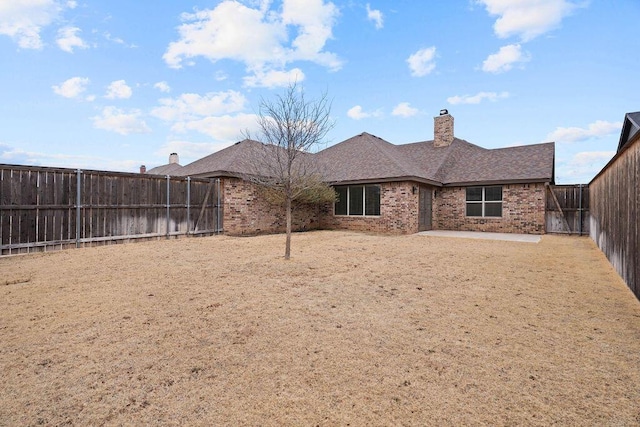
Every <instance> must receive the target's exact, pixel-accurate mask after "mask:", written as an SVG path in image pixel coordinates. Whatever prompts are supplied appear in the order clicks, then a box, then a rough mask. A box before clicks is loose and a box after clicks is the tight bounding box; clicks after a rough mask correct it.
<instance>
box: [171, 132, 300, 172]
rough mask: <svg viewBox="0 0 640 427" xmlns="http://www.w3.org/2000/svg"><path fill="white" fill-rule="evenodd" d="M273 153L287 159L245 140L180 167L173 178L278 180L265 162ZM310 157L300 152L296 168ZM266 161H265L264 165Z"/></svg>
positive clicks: (258, 143)
mask: <svg viewBox="0 0 640 427" xmlns="http://www.w3.org/2000/svg"><path fill="white" fill-rule="evenodd" d="M274 150H276V151H278V152H279V153H280V154H281V155H286V154H285V151H284V149H281V148H279V147H277V146H274V145H265V144H263V143H261V142H258V141H254V140H251V139H245V140H242V141H239V142H236V143H235V144H233V145H232V146H230V147H227V148H224V149H222V150H220V151H217V152H215V153H213V154H210V155H208V156H206V157H203V158H202V159H199V160H196V161H195V162H193V163H189V164H188V165H186V166H184V167H182V169H180V170H179V171H178V172H177V173H176V175H181V176H194V177H219V176H236V177H242V176H246V175H259V176H265V177H274V176H279V175H280V173H279V171H277V170H273V169H272V167H271V166H272V165H270V162H269V161H268V159H269V158H270V157H269V156H271V155H272V154H273V153H274ZM310 156H312V155H311V154H309V153H303V152H300V153H299V155H298V157H297V160H298V161H297V162H296V164H298V165H302V163H303V162H304V161H305V160H307V158H308V157H310ZM265 159H267V160H266V161H265ZM304 166H306V165H304Z"/></svg>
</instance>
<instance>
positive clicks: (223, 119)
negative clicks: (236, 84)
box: [151, 90, 257, 142]
mask: <svg viewBox="0 0 640 427" xmlns="http://www.w3.org/2000/svg"><path fill="white" fill-rule="evenodd" d="M159 102H160V106H158V107H156V108H154V109H153V110H152V111H151V115H153V116H155V117H157V118H159V119H161V120H164V121H166V122H170V123H172V126H171V130H172V131H174V132H179V133H184V132H188V131H196V132H200V133H202V134H205V135H208V136H210V137H212V138H214V139H216V140H218V141H227V142H231V141H237V139H238V138H240V137H241V135H240V132H241V131H242V130H244V129H250V130H255V129H256V124H257V120H256V116H255V115H254V114H245V113H242V111H243V110H244V108H245V105H246V103H247V100H246V98H245V97H244V95H242V94H241V93H239V92H236V91H233V90H229V91H226V92H212V93H207V94H206V95H198V94H195V93H185V94H182V95H180V96H179V97H177V98H164V99H161V100H160V101H159Z"/></svg>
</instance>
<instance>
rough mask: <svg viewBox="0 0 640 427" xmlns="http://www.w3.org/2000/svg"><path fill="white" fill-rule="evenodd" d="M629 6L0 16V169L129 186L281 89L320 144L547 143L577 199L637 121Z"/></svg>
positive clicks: (317, 1) (525, 2)
mask: <svg viewBox="0 0 640 427" xmlns="http://www.w3.org/2000/svg"><path fill="white" fill-rule="evenodd" d="M639 17H640V1H638V0H615V1H614V0H606V1H605V0H600V1H598V0H591V1H586V0H451V1H435V0H425V1H417V0H416V1H413V0H412V1H410V0H395V1H376V0H371V1H357V0H345V1H342V0H334V1H328V0H284V1H268V0H253V1H252V0H246V1H230V0H226V1H197V0H192V1H189V0H183V1H162V2H158V1H146V0H137V1H130V0H126V1H124V0H108V1H107V0H76V1H65V0H20V1H15V0H0V57H1V58H2V59H1V63H2V66H1V67H0V99H1V100H2V102H1V103H0V163H10V164H28V165H43V166H58V167H70V168H87V169H104V170H114V171H130V172H136V171H138V170H139V166H140V165H142V164H144V165H146V166H147V168H151V167H154V166H158V165H161V164H165V163H167V161H168V156H169V154H170V153H171V152H177V153H178V154H179V155H180V163H181V164H188V163H190V162H191V161H194V160H197V159H198V158H201V157H203V156H205V155H208V154H210V153H212V152H214V151H217V150H219V149H222V148H224V147H226V146H228V145H230V144H232V143H234V142H236V141H238V140H240V139H242V134H241V132H242V131H243V130H245V129H249V130H251V129H255V123H256V121H255V116H254V114H255V112H256V111H257V109H258V107H259V102H260V99H261V98H266V99H269V98H271V97H273V96H274V95H276V94H278V93H282V90H283V87H284V86H286V85H287V84H288V83H289V82H291V81H292V80H294V79H295V80H297V81H298V82H299V83H301V84H302V85H303V87H304V89H305V93H306V95H307V97H309V98H317V97H318V96H320V95H321V93H322V92H323V91H326V92H327V94H328V96H329V97H330V98H332V99H333V104H332V110H331V112H332V116H333V118H334V119H335V123H336V125H335V128H334V129H333V130H332V131H331V132H330V134H329V135H328V136H327V139H328V141H327V142H328V144H334V143H338V142H340V141H342V140H344V139H347V138H349V137H351V136H354V135H357V134H359V133H361V132H369V133H372V134H375V135H377V136H380V137H381V138H384V139H386V140H387V141H389V142H392V143H395V144H402V143H408V142H416V141H424V140H430V139H432V138H433V117H434V116H436V115H438V112H439V111H440V109H442V108H446V109H448V110H449V112H450V113H451V114H452V115H453V116H454V118H455V135H456V136H457V137H459V138H462V139H466V140H467V141H469V142H471V143H474V144H477V145H480V146H482V147H485V148H499V147H506V146H512V145H521V144H535V143H540V142H547V141H555V142H556V182H557V183H561V184H569V183H588V182H589V181H590V180H591V178H593V176H594V175H595V174H596V173H597V172H598V171H599V170H600V169H601V168H602V166H604V164H606V162H607V161H608V160H609V159H610V158H611V157H612V156H613V154H614V152H615V149H616V147H617V143H618V138H619V135H620V130H621V126H622V120H623V118H624V114H625V113H627V112H631V111H638V110H640V97H639V96H638V91H637V89H636V88H635V82H636V80H637V73H638V71H639V70H640V66H639V65H640V59H638V54H637V52H638V48H639V47H640V42H639V39H638V36H637V20H638V18H639Z"/></svg>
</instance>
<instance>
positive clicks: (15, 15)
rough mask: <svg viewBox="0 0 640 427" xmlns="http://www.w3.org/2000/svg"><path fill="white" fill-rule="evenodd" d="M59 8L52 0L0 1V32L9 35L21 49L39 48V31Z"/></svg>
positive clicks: (55, 15)
mask: <svg viewBox="0 0 640 427" xmlns="http://www.w3.org/2000/svg"><path fill="white" fill-rule="evenodd" d="M61 10H62V7H61V6H60V5H59V4H58V2H56V1H54V0H19V1H17V0H13V1H12V0H3V1H1V2H0V34H3V35H6V36H9V37H11V38H12V39H14V40H15V41H17V43H18V46H20V47H21V48H23V49H41V48H42V46H43V43H42V39H41V38H40V32H41V31H42V29H43V28H44V27H46V26H48V25H50V24H51V23H52V22H53V21H54V20H55V19H56V18H57V17H58V15H59V13H60V11H61Z"/></svg>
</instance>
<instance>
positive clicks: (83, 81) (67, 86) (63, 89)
mask: <svg viewBox="0 0 640 427" xmlns="http://www.w3.org/2000/svg"><path fill="white" fill-rule="evenodd" d="M88 85H89V79H88V78H87V77H72V78H70V79H68V80H65V81H64V82H62V83H61V84H59V85H54V86H51V88H52V89H53V91H54V92H55V93H56V94H58V95H60V96H64V97H65V98H78V97H79V96H80V95H81V94H82V93H83V92H84V91H85V90H87V86H88Z"/></svg>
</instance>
